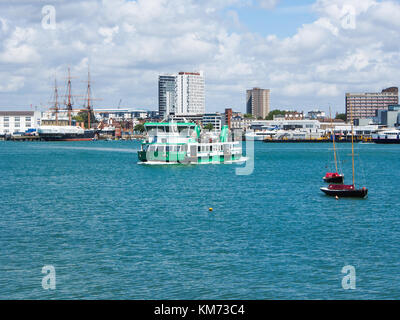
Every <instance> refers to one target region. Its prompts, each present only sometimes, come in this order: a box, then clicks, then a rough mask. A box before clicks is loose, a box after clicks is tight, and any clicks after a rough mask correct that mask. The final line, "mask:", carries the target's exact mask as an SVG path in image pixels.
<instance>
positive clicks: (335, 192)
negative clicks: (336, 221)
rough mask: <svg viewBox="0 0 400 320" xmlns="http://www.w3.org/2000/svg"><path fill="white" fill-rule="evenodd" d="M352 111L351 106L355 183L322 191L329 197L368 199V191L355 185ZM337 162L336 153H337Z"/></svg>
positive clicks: (352, 143)
mask: <svg viewBox="0 0 400 320" xmlns="http://www.w3.org/2000/svg"><path fill="white" fill-rule="evenodd" d="M352 115H353V113H352V109H351V105H350V122H351V159H352V170H353V183H352V184H351V185H345V184H330V185H329V186H328V187H322V188H320V190H321V191H322V192H323V193H325V194H326V195H328V196H331V197H336V199H339V198H366V197H367V195H368V189H367V188H365V187H363V188H358V189H357V188H356V187H355V186H356V183H355V168H354V127H353V119H352ZM335 161H336V152H335Z"/></svg>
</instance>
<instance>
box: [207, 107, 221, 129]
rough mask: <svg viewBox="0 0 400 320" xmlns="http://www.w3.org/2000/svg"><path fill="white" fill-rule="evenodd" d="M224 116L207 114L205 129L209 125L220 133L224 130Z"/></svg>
mask: <svg viewBox="0 0 400 320" xmlns="http://www.w3.org/2000/svg"><path fill="white" fill-rule="evenodd" d="M222 121H223V116H222V115H221V114H220V113H218V112H217V113H206V114H205V115H204V116H203V119H202V124H203V127H204V126H206V125H207V124H212V126H213V130H214V131H220V130H221V128H222Z"/></svg>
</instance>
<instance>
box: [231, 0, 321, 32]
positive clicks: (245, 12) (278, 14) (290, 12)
mask: <svg viewBox="0 0 400 320" xmlns="http://www.w3.org/2000/svg"><path fill="white" fill-rule="evenodd" d="M314 3H315V1H314V0H304V1H299V0H282V1H280V2H279V3H278V4H277V5H276V7H275V8H273V9H270V10H267V9H262V8H260V6H258V5H257V4H256V3H253V5H252V6H249V7H235V6H232V7H231V8H230V9H233V10H237V13H238V15H239V19H240V21H241V22H242V23H243V25H244V26H245V27H246V28H247V29H248V30H249V31H250V32H254V33H258V34H260V35H263V36H267V35H270V34H275V35H277V36H278V37H289V36H292V35H294V34H295V33H296V30H297V29H298V28H299V27H301V26H302V25H303V24H304V23H311V22H313V21H314V20H315V19H316V14H315V12H314V11H313V10H312V5H313V4H314Z"/></svg>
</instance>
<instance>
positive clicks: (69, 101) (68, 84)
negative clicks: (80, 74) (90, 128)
mask: <svg viewBox="0 0 400 320" xmlns="http://www.w3.org/2000/svg"><path fill="white" fill-rule="evenodd" d="M71 91H72V90H71V72H70V69H69V67H68V78H67V103H66V107H67V110H68V125H69V126H71V125H72V94H71Z"/></svg>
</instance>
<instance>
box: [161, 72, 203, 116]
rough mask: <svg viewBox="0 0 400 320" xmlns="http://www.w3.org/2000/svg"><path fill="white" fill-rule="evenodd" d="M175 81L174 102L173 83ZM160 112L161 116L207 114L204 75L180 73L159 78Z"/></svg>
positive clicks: (199, 73)
mask: <svg viewBox="0 0 400 320" xmlns="http://www.w3.org/2000/svg"><path fill="white" fill-rule="evenodd" d="M173 79H175V89H174V96H173V98H174V99H173V100H172V81H173ZM158 87H159V91H158V92H159V96H158V110H159V112H160V115H162V116H163V117H166V116H168V115H171V114H172V115H176V116H185V115H187V116H189V115H199V114H204V113H205V109H206V108H205V91H204V87H205V85H204V74H203V71H200V72H179V73H178V74H176V75H164V76H159V78H158Z"/></svg>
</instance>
